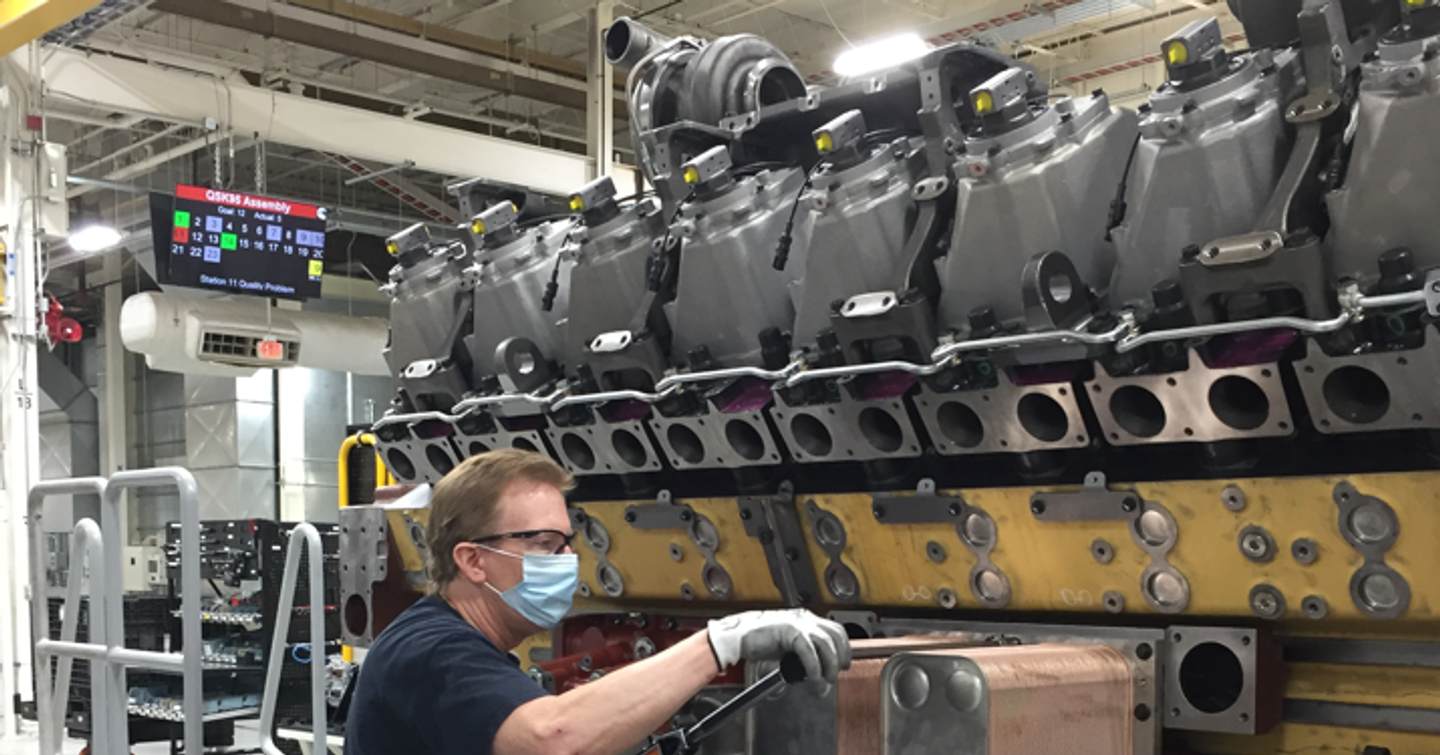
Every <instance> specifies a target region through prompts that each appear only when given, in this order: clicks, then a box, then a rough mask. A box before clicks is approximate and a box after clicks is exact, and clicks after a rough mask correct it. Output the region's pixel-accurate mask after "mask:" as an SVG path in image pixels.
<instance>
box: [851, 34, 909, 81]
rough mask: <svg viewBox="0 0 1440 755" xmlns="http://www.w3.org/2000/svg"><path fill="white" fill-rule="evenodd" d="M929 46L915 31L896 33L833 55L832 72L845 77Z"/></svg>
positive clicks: (891, 63)
mask: <svg viewBox="0 0 1440 755" xmlns="http://www.w3.org/2000/svg"><path fill="white" fill-rule="evenodd" d="M930 50H931V46H930V43H929V42H926V41H925V40H924V39H922V38H921V37H920V35H919V34H916V33H915V32H906V33H904V34H896V35H895V36H893V37H885V38H883V39H877V40H875V41H873V42H866V43H865V44H862V45H857V46H855V47H852V48H850V49H848V50H846V51H845V52H842V53H840V54H839V55H838V56H836V57H835V65H834V68H835V73H838V74H840V75H841V76H844V77H846V78H849V77H851V76H860V75H863V74H867V73H871V72H873V71H879V70H881V69H882V68H890V67H892V66H897V65H900V64H901V63H904V62H906V61H909V60H914V59H916V58H918V57H920V56H921V55H924V54H925V53H927V52H929V51H930Z"/></svg>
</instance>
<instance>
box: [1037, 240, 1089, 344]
mask: <svg viewBox="0 0 1440 755" xmlns="http://www.w3.org/2000/svg"><path fill="white" fill-rule="evenodd" d="M1020 275H1021V280H1022V281H1023V284H1022V286H1023V287H1022V289H1021V299H1022V300H1023V301H1024V302H1025V323H1026V325H1028V326H1029V327H1030V328H1032V329H1035V330H1050V329H1066V328H1074V327H1076V326H1078V325H1079V324H1080V323H1081V322H1082V321H1083V320H1084V319H1085V318H1086V317H1088V316H1089V315H1090V289H1089V288H1088V287H1087V286H1086V283H1085V280H1084V279H1083V278H1081V277H1080V273H1079V271H1077V270H1076V269H1075V263H1074V262H1072V261H1071V260H1070V258H1069V257H1067V256H1065V254H1063V253H1062V252H1055V251H1052V252H1040V253H1039V254H1036V255H1035V256H1033V257H1031V258H1030V261H1029V262H1026V263H1025V269H1024V271H1022V272H1021V274H1020Z"/></svg>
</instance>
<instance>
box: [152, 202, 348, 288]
mask: <svg viewBox="0 0 1440 755" xmlns="http://www.w3.org/2000/svg"><path fill="white" fill-rule="evenodd" d="M163 199H169V198H168V197H155V196H153V195H152V200H151V219H152V224H153V227H154V235H155V252H156V253H155V263H156V272H157V273H158V277H159V279H160V283H161V284H162V285H166V284H168V285H175V286H190V287H194V288H204V289H210V290H214V291H225V292H229V293H236V294H253V295H256V296H269V297H277V298H284V299H307V298H311V297H316V296H319V295H320V280H321V278H322V277H323V276H324V272H325V217H326V213H325V208H323V207H317V206H315V205H311V204H305V203H302V202H294V201H291V200H288V199H276V198H273V197H262V196H258V195H255V194H245V193H242V192H237V191H227V190H224V189H207V188H204V187H202V186H187V185H184V184H182V185H179V186H176V187H175V197H174V200H173V202H171V203H170V206H169V207H168V208H166V207H164V206H157V205H161V201H162V200H163Z"/></svg>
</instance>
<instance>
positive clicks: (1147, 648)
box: [1135, 642, 1155, 661]
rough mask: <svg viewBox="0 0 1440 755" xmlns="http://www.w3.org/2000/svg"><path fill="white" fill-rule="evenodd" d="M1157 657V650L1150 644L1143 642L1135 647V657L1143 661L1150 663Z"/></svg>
mask: <svg viewBox="0 0 1440 755" xmlns="http://www.w3.org/2000/svg"><path fill="white" fill-rule="evenodd" d="M1154 655H1155V648H1154V646H1152V645H1151V644H1150V643H1148V642H1142V643H1140V644H1139V645H1137V646H1136V647H1135V657H1136V658H1139V659H1140V660H1142V661H1148V660H1150V658H1151V657H1152V656H1154Z"/></svg>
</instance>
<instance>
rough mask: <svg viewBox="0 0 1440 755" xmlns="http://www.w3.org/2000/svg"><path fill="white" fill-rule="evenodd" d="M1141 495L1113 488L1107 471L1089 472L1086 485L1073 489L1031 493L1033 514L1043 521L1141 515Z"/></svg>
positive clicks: (1086, 520)
mask: <svg viewBox="0 0 1440 755" xmlns="http://www.w3.org/2000/svg"><path fill="white" fill-rule="evenodd" d="M1140 501H1141V499H1140V496H1139V494H1137V493H1136V492H1135V491H1133V490H1110V489H1109V488H1107V487H1106V486H1105V473H1104V472H1090V473H1089V474H1087V475H1085V485H1084V487H1082V488H1081V489H1079V490H1075V491H1069V492H1049V493H1041V492H1036V493H1032V494H1031V495H1030V513H1031V514H1033V515H1034V516H1035V518H1036V519H1038V520H1040V521H1042V522H1096V521H1109V520H1128V519H1134V518H1135V517H1137V516H1139V515H1140Z"/></svg>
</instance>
